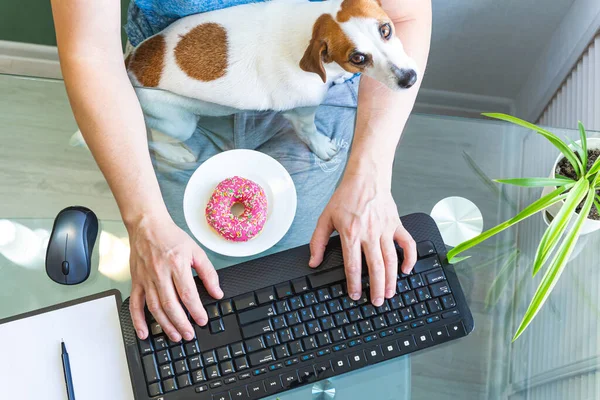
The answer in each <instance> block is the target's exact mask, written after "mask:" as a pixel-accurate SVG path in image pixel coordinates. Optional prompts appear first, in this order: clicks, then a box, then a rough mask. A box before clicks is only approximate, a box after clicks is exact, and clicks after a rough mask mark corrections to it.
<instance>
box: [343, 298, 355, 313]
mask: <svg viewBox="0 0 600 400" xmlns="http://www.w3.org/2000/svg"><path fill="white" fill-rule="evenodd" d="M356 305H357V303H356V301H354V300H352V299H351V298H350V297H348V296H345V297H343V298H342V307H343V308H344V310H348V309H350V308H354V307H356Z"/></svg>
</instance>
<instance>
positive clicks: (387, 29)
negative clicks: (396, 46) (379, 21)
mask: <svg viewBox="0 0 600 400" xmlns="http://www.w3.org/2000/svg"><path fill="white" fill-rule="evenodd" d="M379 33H381V37H382V38H384V39H385V40H390V38H391V37H392V26H391V25H390V24H383V25H381V26H380V27H379Z"/></svg>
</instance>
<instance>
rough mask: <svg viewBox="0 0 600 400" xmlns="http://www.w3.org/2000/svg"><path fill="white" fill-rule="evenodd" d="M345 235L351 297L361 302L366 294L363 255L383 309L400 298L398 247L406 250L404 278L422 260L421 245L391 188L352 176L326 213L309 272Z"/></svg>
mask: <svg viewBox="0 0 600 400" xmlns="http://www.w3.org/2000/svg"><path fill="white" fill-rule="evenodd" d="M334 230H336V231H337V232H338V233H339V234H340V238H341V242H342V251H343V257H344V267H345V271H346V279H347V281H348V294H349V296H350V298H352V299H353V300H358V299H359V298H360V296H361V293H362V285H361V272H362V265H361V263H362V262H361V259H362V257H361V250H362V251H363V252H364V253H365V257H366V260H367V264H368V267H369V278H370V286H371V302H372V303H373V305H375V306H380V305H382V304H383V301H384V297H385V298H388V299H389V298H391V297H393V296H394V295H395V293H396V282H397V275H398V256H397V253H396V248H395V246H394V241H396V242H397V243H398V245H399V246H400V247H402V249H403V250H404V261H403V263H402V268H401V269H402V272H404V273H405V274H408V273H409V272H410V271H411V269H412V268H413V266H414V264H415V262H416V259H417V250H416V245H415V241H414V240H413V238H412V237H411V236H410V234H409V233H408V231H407V230H406V229H404V227H403V226H402V222H400V217H399V216H398V209H397V207H396V203H395V202H394V199H393V198H392V193H391V189H390V188H389V185H385V184H381V183H379V182H377V181H376V180H375V179H373V177H372V176H364V175H348V174H346V175H345V176H344V178H343V180H342V182H341V183H340V185H339V187H338V188H337V190H336V191H335V193H334V194H333V196H332V197H331V200H330V201H329V203H328V204H327V206H326V207H325V210H323V213H322V214H321V217H320V218H319V221H318V222H317V227H316V229H315V232H314V234H313V237H312V239H311V241H310V252H311V257H310V262H309V266H310V267H312V268H315V267H317V266H318V265H319V264H321V262H322V261H323V255H324V252H325V246H326V245H327V242H328V241H329V236H330V235H331V234H332V233H333V231H334Z"/></svg>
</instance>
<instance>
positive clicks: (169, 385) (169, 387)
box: [162, 378, 177, 393]
mask: <svg viewBox="0 0 600 400" xmlns="http://www.w3.org/2000/svg"><path fill="white" fill-rule="evenodd" d="M162 384H163V388H164V389H165V393H167V392H172V391H173V390H177V384H176V383H175V379H173V378H169V379H166V380H164V381H163V383H162Z"/></svg>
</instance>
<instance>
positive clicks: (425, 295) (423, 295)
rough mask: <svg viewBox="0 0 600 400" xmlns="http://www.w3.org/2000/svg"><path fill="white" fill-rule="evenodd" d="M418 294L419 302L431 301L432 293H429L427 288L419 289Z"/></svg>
mask: <svg viewBox="0 0 600 400" xmlns="http://www.w3.org/2000/svg"><path fill="white" fill-rule="evenodd" d="M416 293H417V298H418V299H419V301H427V300H429V299H431V293H429V289H427V288H426V287H422V288H419V289H417V290H416Z"/></svg>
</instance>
